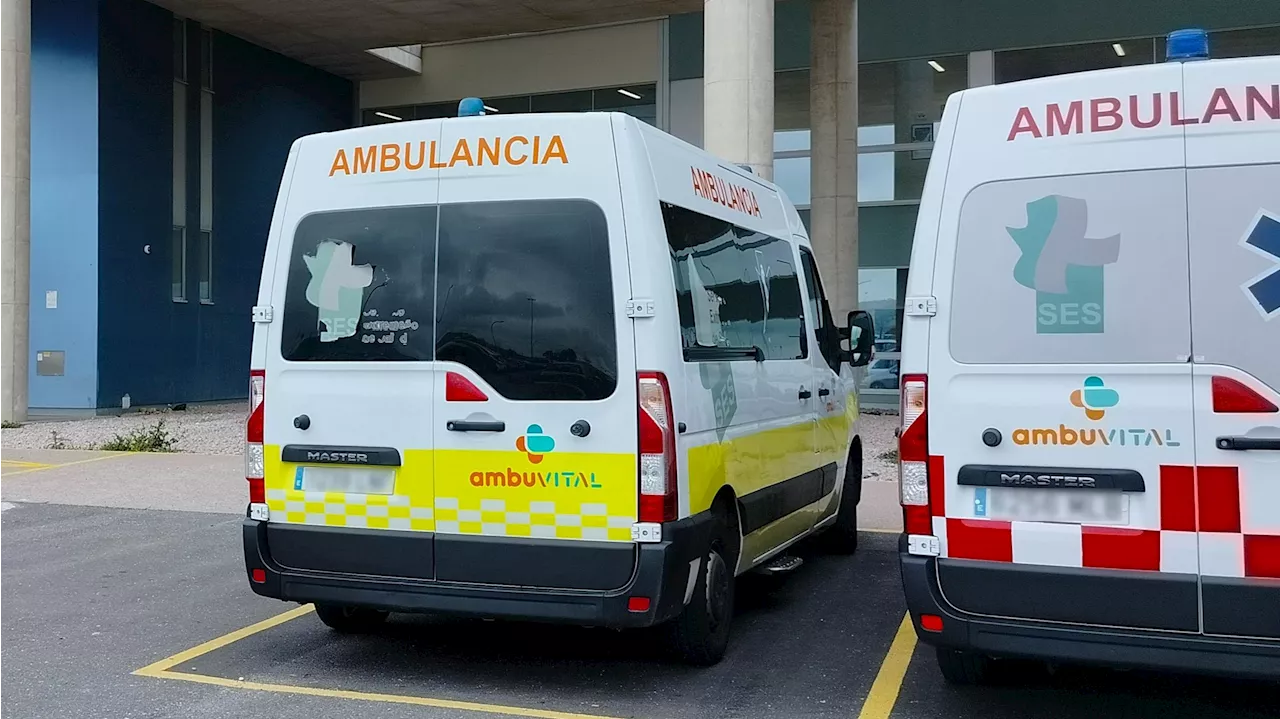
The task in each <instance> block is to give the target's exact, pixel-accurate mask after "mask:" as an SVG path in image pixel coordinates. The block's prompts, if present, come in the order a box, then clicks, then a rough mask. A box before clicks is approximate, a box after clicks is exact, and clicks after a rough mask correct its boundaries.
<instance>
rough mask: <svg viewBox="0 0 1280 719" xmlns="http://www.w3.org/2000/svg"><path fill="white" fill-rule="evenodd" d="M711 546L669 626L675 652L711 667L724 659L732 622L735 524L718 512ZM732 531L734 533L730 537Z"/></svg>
mask: <svg viewBox="0 0 1280 719" xmlns="http://www.w3.org/2000/svg"><path fill="white" fill-rule="evenodd" d="M715 524H716V527H715V530H714V532H713V535H712V537H713V538H712V541H711V546H710V547H709V548H708V549H707V551H706V553H704V554H703V557H702V562H701V566H700V567H699V572H698V578H697V583H696V584H695V585H694V588H693V598H692V599H691V600H690V601H689V604H687V605H686V606H685V608H684V610H683V611H682V612H680V615H679V616H678V617H676V618H675V619H674V620H672V622H671V624H670V625H669V627H668V631H669V632H670V634H671V642H672V645H673V646H674V648H675V651H676V653H677V654H678V655H679V656H680V658H681V659H683V660H684V661H685V662H687V663H689V664H693V665H696V666H711V665H713V664H716V663H717V662H719V661H720V660H721V659H723V658H724V653H725V649H727V648H728V646H729V627H730V624H731V623H732V621H733V598H734V567H735V565H736V563H737V557H736V556H735V554H734V547H736V546H737V537H736V532H737V529H736V524H735V523H733V522H731V521H730V520H728V519H727V517H726V515H725V513H724V512H716V520H715ZM731 533H735V534H733V535H732V536H731Z"/></svg>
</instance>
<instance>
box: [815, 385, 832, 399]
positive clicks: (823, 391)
mask: <svg viewBox="0 0 1280 719" xmlns="http://www.w3.org/2000/svg"><path fill="white" fill-rule="evenodd" d="M829 394H831V390H829V389H827V388H826V387H823V388H822V389H820V390H818V396H819V397H826V396H827V395H829Z"/></svg>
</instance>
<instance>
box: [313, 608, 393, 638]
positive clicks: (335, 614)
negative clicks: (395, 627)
mask: <svg viewBox="0 0 1280 719" xmlns="http://www.w3.org/2000/svg"><path fill="white" fill-rule="evenodd" d="M316 616H318V617H320V621H322V622H324V623H325V625H326V626H328V627H329V628H330V629H333V630H334V631H338V632H342V633H343V634H363V633H365V632H371V631H373V630H374V629H377V628H378V627H379V626H381V625H382V623H383V622H385V621H387V616H388V612H384V611H381V610H378V609H365V608H363V607H349V606H343V605H341V604H317V605H316Z"/></svg>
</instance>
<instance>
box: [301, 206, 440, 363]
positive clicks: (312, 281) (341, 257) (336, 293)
mask: <svg viewBox="0 0 1280 719" xmlns="http://www.w3.org/2000/svg"><path fill="white" fill-rule="evenodd" d="M436 215H437V210H436V208H435V207H433V206H423V207H379V208H372V209H361V210H346V211H342V212H325V213H319V214H314V215H309V216H307V217H305V218H303V220H302V222H300V223H298V229H297V231H296V232H295V233H294V236H293V247H292V249H291V253H292V254H291V256H290V258H289V279H288V285H287V287H286V290H285V304H284V317H283V320H282V323H283V326H282V338H281V343H280V353H281V354H282V355H283V356H284V358H285V359H286V360H292V361H299V362H302V361H311V362H317V361H318V362H324V361H329V362H342V361H383V362H387V361H414V360H429V359H431V358H432V355H433V350H432V345H433V340H434V337H433V335H432V327H431V317H432V312H433V308H434V307H433V305H434V302H435V269H436V253H435V234H436Z"/></svg>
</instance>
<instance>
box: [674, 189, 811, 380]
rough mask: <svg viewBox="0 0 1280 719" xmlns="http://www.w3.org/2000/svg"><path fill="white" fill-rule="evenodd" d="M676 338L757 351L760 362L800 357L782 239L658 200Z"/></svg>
mask: <svg viewBox="0 0 1280 719" xmlns="http://www.w3.org/2000/svg"><path fill="white" fill-rule="evenodd" d="M662 216H663V221H664V222H665V224H666V230H667V242H668V244H669V246H670V249H671V270H672V273H673V275H674V277H675V283H676V304H677V307H678V309H679V313H680V336H681V343H682V345H683V347H684V349H685V350H686V358H687V359H690V360H693V359H695V358H696V355H693V354H692V353H690V352H687V350H693V349H695V348H722V349H752V348H759V349H760V350H761V351H762V352H763V353H764V358H765V359H766V360H795V359H804V358H805V357H807V356H808V343H807V342H805V341H804V340H803V338H804V310H803V307H804V305H803V300H802V299H801V296H800V278H799V276H798V274H797V273H796V266H795V255H794V254H793V253H792V250H791V244H790V243H788V242H787V241H786V240H781V239H778V238H776V237H771V236H769V235H765V234H761V233H759V232H755V231H752V230H749V229H746V228H743V227H738V226H736V225H734V224H732V223H729V222H725V221H724V220H718V219H716V218H714V217H708V216H707V215H703V214H701V213H698V212H694V211H692V210H687V209H685V208H683V207H677V206H675V205H670V204H667V203H663V205H662Z"/></svg>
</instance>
